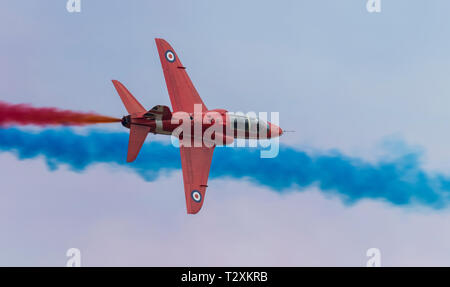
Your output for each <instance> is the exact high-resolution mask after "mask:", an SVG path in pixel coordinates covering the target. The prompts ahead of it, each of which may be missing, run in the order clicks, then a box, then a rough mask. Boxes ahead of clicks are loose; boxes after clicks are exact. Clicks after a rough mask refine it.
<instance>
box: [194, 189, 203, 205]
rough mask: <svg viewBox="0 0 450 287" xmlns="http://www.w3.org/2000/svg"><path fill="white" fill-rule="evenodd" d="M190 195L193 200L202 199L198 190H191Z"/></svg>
mask: <svg viewBox="0 0 450 287" xmlns="http://www.w3.org/2000/svg"><path fill="white" fill-rule="evenodd" d="M191 197H192V199H193V200H194V201H195V202H200V201H202V194H201V193H200V192H199V191H198V190H193V191H192V193H191Z"/></svg>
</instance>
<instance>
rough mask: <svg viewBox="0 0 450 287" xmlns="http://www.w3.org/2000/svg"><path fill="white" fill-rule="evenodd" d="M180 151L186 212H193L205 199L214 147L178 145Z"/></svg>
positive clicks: (200, 206)
mask: <svg viewBox="0 0 450 287" xmlns="http://www.w3.org/2000/svg"><path fill="white" fill-rule="evenodd" d="M180 152H181V166H182V169H183V181H184V193H185V196H186V208H187V213H189V214H195V213H197V212H199V210H200V208H202V205H203V201H204V200H205V193H206V187H208V176H209V168H210V167H211V161H212V156H213V152H214V147H211V148H209V147H205V146H203V147H184V146H182V145H180Z"/></svg>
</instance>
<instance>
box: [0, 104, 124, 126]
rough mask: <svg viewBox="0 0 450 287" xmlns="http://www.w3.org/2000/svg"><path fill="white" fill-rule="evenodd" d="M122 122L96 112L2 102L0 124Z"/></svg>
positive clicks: (78, 124)
mask: <svg viewBox="0 0 450 287" xmlns="http://www.w3.org/2000/svg"><path fill="white" fill-rule="evenodd" d="M113 122H120V119H118V118H113V117H107V116H102V115H98V114H94V113H80V112H74V111H69V110H59V109H57V108H35V107H32V106H30V105H26V104H8V103H5V102H0V126H5V125H13V124H16V125H39V126H47V125H77V126H82V125H89V124H98V123H113Z"/></svg>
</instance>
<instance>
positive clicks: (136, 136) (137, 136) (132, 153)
mask: <svg viewBox="0 0 450 287" xmlns="http://www.w3.org/2000/svg"><path fill="white" fill-rule="evenodd" d="M149 131H150V127H147V126H140V125H135V124H131V125H130V139H129V141H128V154H127V162H132V161H134V160H135V159H136V157H137V156H138V154H139V151H140V150H141V148H142V145H143V144H144V141H145V138H146V137H147V134H148V132H149Z"/></svg>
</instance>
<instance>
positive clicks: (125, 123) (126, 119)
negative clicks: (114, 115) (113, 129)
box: [122, 115, 131, 128]
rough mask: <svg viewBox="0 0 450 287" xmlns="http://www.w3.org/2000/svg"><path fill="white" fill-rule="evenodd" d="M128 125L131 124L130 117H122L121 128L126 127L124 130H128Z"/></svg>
mask: <svg viewBox="0 0 450 287" xmlns="http://www.w3.org/2000/svg"><path fill="white" fill-rule="evenodd" d="M130 124H131V116H130V115H128V116H124V117H123V118H122V126H124V127H126V128H130Z"/></svg>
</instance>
